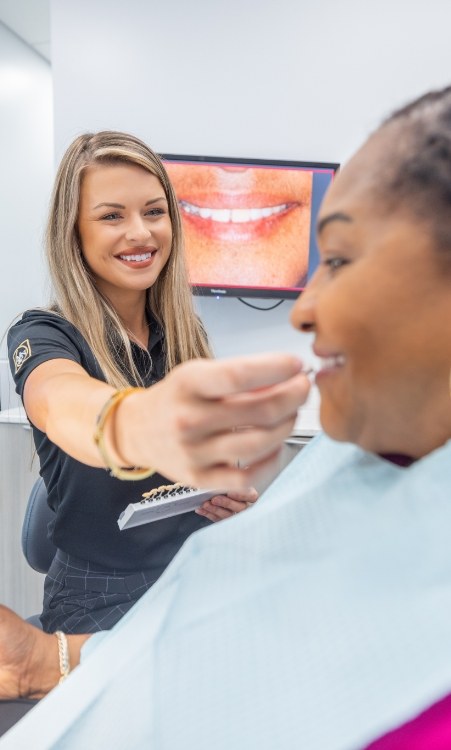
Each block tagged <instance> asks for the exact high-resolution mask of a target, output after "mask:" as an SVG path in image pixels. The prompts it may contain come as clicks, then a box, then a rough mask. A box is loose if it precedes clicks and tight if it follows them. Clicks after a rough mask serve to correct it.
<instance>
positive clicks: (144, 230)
mask: <svg viewBox="0 0 451 750" xmlns="http://www.w3.org/2000/svg"><path fill="white" fill-rule="evenodd" d="M150 234H151V232H150V228H149V226H148V224H147V223H146V221H145V219H143V217H142V216H133V217H131V218H130V220H129V222H128V224H127V230H126V233H125V237H126V239H127V241H128V242H144V241H145V240H148V239H149V237H150Z"/></svg>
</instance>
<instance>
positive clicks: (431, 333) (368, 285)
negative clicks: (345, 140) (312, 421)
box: [292, 133, 451, 455]
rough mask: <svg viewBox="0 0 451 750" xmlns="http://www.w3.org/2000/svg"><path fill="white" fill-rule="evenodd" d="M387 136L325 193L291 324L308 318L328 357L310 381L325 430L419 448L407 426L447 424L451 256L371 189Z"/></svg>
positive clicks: (401, 448) (364, 441)
mask: <svg viewBox="0 0 451 750" xmlns="http://www.w3.org/2000/svg"><path fill="white" fill-rule="evenodd" d="M387 137H388V136H387V135H386V134H384V133H382V134H381V133H379V134H378V135H376V136H375V137H373V138H372V139H371V140H370V141H369V142H368V143H367V144H366V145H365V146H364V147H363V148H362V149H361V151H360V152H358V153H357V155H356V156H355V157H354V158H353V159H352V160H351V162H350V163H349V164H348V166H347V167H345V168H344V170H343V171H342V173H341V174H340V175H339V176H338V177H337V179H336V180H335V182H334V184H333V185H332V187H331V189H330V191H329V192H328V194H327V196H326V198H325V200H324V203H323V205H322V207H321V210H320V215H319V220H318V221H319V223H318V241H319V247H320V253H321V263H320V266H319V267H318V270H317V271H316V273H315V275H314V276H313V278H312V280H311V282H310V283H309V285H308V286H307V289H306V291H305V292H304V293H303V294H301V296H300V297H299V299H298V301H297V303H296V305H295V307H294V308H293V313H292V322H293V324H294V325H295V326H297V327H302V326H304V328H306V327H307V326H308V325H310V324H311V325H312V326H313V328H314V331H315V343H314V350H315V353H316V354H317V355H318V356H320V357H323V358H325V362H324V365H323V367H322V369H321V370H320V372H319V373H318V375H317V379H316V382H317V385H318V388H319V390H320V394H321V422H322V425H323V427H324V429H325V431H326V432H328V433H329V434H330V435H331V436H332V437H334V438H336V439H338V440H344V441H351V442H355V443H357V444H359V445H361V446H362V447H363V448H365V449H367V450H372V451H376V452H390V451H395V452H411V455H417V454H418V453H419V454H420V455H421V448H419V447H418V446H419V442H421V440H419V439H418V435H415V434H414V432H415V430H414V429H413V428H414V426H418V425H420V427H421V429H419V430H418V431H417V432H418V433H419V434H421V435H422V434H423V431H424V433H427V432H428V430H441V432H442V433H444V432H446V430H448V434H449V430H450V425H451V406H450V399H449V391H448V387H449V386H448V383H449V369H450V364H451V343H450V342H451V336H450V334H449V331H450V328H451V293H450V292H451V287H450V284H451V274H450V272H449V269H450V264H449V263H448V264H447V265H444V264H443V263H442V265H441V266H440V263H439V260H438V254H437V251H436V250H435V249H434V246H433V239H432V237H431V236H430V234H429V232H428V231H427V229H426V227H425V226H424V225H422V224H420V223H418V222H417V220H416V218H415V217H414V216H413V215H411V214H409V213H408V212H407V211H406V209H404V211H401V210H400V209H397V210H396V209H394V210H392V211H391V212H390V213H389V212H388V211H387V210H386V207H385V205H382V202H381V199H380V198H379V199H377V198H376V197H375V194H374V192H373V190H372V186H371V180H370V176H371V175H372V174H374V172H375V165H377V164H379V163H380V160H381V157H382V154H383V153H384V152H385V151H386V149H387V148H388V147H389V146H390V143H387ZM434 434H435V433H434ZM440 442H443V440H441V441H440ZM440 442H439V443H438V444H440ZM425 452H427V451H425Z"/></svg>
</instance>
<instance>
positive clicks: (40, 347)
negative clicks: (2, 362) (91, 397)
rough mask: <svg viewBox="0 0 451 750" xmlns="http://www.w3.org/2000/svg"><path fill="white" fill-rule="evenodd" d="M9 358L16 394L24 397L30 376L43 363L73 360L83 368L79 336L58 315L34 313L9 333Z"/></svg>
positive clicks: (35, 311) (22, 319)
mask: <svg viewBox="0 0 451 750" xmlns="http://www.w3.org/2000/svg"><path fill="white" fill-rule="evenodd" d="M8 357H9V366H10V368H11V373H12V376H13V378H14V382H15V384H16V393H18V394H19V395H20V396H22V394H23V389H24V385H25V381H26V379H27V377H28V375H29V374H30V373H31V372H32V371H33V370H34V369H35V367H37V366H38V365H40V364H42V363H43V362H47V361H48V360H51V359H70V360H72V361H73V362H77V363H79V364H81V361H82V356H81V350H80V335H79V334H78V331H77V330H76V328H74V327H73V326H72V325H71V324H70V323H68V322H67V321H66V320H64V318H61V317H60V316H59V315H57V314H56V313H52V312H47V311H45V310H31V311H29V312H26V313H24V315H23V316H22V318H21V320H19V321H18V322H17V323H16V324H15V325H14V326H12V327H11V328H10V330H9V331H8Z"/></svg>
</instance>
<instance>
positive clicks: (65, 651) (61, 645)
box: [55, 630, 70, 682]
mask: <svg viewBox="0 0 451 750" xmlns="http://www.w3.org/2000/svg"><path fill="white" fill-rule="evenodd" d="M55 635H56V638H57V641H58V658H59V663H60V675H61V677H60V678H59V680H58V682H64V680H65V679H66V677H68V675H69V672H70V659H69V646H68V643H67V638H66V636H65V635H64V633H62V632H61V630H57V631H56V632H55Z"/></svg>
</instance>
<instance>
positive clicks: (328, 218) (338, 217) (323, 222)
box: [317, 211, 352, 234]
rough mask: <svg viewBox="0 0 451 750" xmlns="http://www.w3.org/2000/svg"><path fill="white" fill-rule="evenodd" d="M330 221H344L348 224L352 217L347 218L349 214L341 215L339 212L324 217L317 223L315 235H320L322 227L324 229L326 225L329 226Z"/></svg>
mask: <svg viewBox="0 0 451 750" xmlns="http://www.w3.org/2000/svg"><path fill="white" fill-rule="evenodd" d="M331 221H346V222H350V221H352V217H351V216H349V214H343V213H341V212H340V211H337V212H336V213H334V214H329V216H324V217H323V218H322V219H320V220H319V222H318V226H317V233H318V234H321V232H322V231H323V229H324V227H326V226H327V224H330V222H331Z"/></svg>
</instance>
